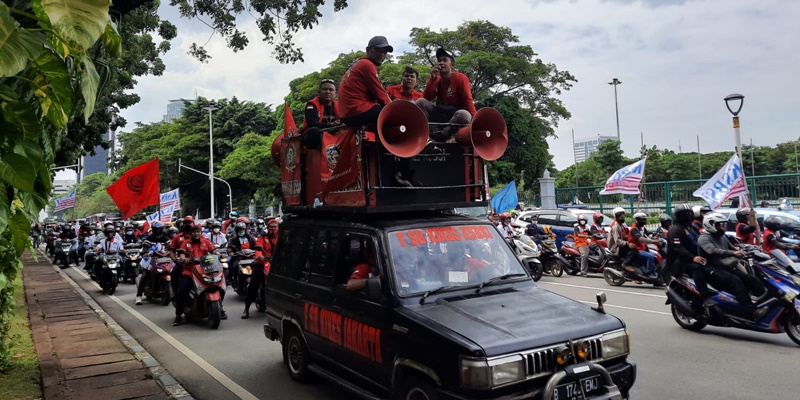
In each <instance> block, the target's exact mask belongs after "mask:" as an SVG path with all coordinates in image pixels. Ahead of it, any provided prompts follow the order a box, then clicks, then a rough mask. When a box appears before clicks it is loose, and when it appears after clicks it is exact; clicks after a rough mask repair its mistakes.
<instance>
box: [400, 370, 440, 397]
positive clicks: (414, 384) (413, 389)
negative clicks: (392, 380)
mask: <svg viewBox="0 0 800 400" xmlns="http://www.w3.org/2000/svg"><path fill="white" fill-rule="evenodd" d="M398 398H399V399H401V400H436V399H438V398H439V395H438V393H436V388H435V387H434V386H433V383H431V382H430V380H428V379H422V378H418V377H416V376H413V375H412V376H409V377H408V378H406V380H405V381H404V382H403V384H402V385H401V387H400V391H399V396H398Z"/></svg>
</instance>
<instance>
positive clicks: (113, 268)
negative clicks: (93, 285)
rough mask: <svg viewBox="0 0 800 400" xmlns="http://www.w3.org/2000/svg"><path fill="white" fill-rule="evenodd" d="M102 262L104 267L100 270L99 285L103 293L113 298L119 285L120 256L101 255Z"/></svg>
mask: <svg viewBox="0 0 800 400" xmlns="http://www.w3.org/2000/svg"><path fill="white" fill-rule="evenodd" d="M100 260H101V262H102V263H103V265H102V268H101V269H100V277H99V278H98V281H99V282H98V283H99V284H100V288H101V289H102V290H103V293H105V294H107V295H109V296H111V295H112V294H114V292H115V291H116V290H117V284H119V268H120V266H119V256H118V255H116V254H105V253H103V254H102V255H100Z"/></svg>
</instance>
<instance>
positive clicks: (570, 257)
mask: <svg viewBox="0 0 800 400" xmlns="http://www.w3.org/2000/svg"><path fill="white" fill-rule="evenodd" d="M606 247H607V246H606V241H605V239H601V240H596V239H593V240H592V243H591V244H590V245H589V260H588V261H589V272H590V273H597V274H602V273H603V271H604V270H605V268H606V264H608V262H609V261H610V260H609V258H608V256H607V254H608V253H606ZM559 253H560V254H561V255H562V256H563V257H564V258H565V259H566V260H567V261H568V262H569V265H568V267H567V273H568V274H570V275H577V274H578V273H580V272H581V252H580V250H578V248H577V247H575V242H573V241H570V240H565V241H563V242H561V250H560V251H559Z"/></svg>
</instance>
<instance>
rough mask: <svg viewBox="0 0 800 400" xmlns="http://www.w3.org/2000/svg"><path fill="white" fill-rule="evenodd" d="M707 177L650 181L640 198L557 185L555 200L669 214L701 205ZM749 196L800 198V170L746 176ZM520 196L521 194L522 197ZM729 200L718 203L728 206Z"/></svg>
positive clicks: (775, 200)
mask: <svg viewBox="0 0 800 400" xmlns="http://www.w3.org/2000/svg"><path fill="white" fill-rule="evenodd" d="M706 181H707V180H705V179H695V180H688V181H674V182H652V183H644V185H642V198H641V200H639V198H638V196H636V195H633V196H630V195H621V194H612V195H603V196H600V195H599V192H600V190H602V189H603V187H602V186H587V187H575V188H556V204H559V205H584V206H586V207H587V208H589V209H592V210H599V211H600V212H605V213H608V212H610V211H611V209H612V208H614V207H624V208H625V209H626V210H627V211H629V212H631V213H632V212H634V211H635V210H641V211H643V212H645V213H648V214H650V215H653V214H661V213H667V214H670V215H672V207H673V205H674V204H678V203H688V204H690V205H703V204H705V202H704V201H703V200H702V199H700V198H699V197H694V196H693V195H692V193H694V191H695V190H697V189H698V188H700V186H702V185H703V184H704V183H706ZM747 185H748V189H750V198H751V199H753V202H754V203H755V204H756V206H758V205H760V204H761V203H762V202H763V201H766V202H767V203H768V204H769V207H775V206H777V205H778V199H780V198H784V197H786V198H789V199H790V200H791V202H792V204H794V203H796V202H797V201H798V199H800V174H784V175H765V176H753V177H749V178H747ZM522 197H523V196H520V198H522ZM729 206H730V201H729V202H727V203H726V204H724V205H722V206H721V207H729Z"/></svg>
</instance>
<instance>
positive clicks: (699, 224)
mask: <svg viewBox="0 0 800 400" xmlns="http://www.w3.org/2000/svg"><path fill="white" fill-rule="evenodd" d="M692 212H693V213H694V221H692V231H694V237H695V239H696V238H698V237H700V234H701V233H703V216H705V215H706V214H708V213H710V212H711V208H710V207H709V206H694V207H692Z"/></svg>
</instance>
